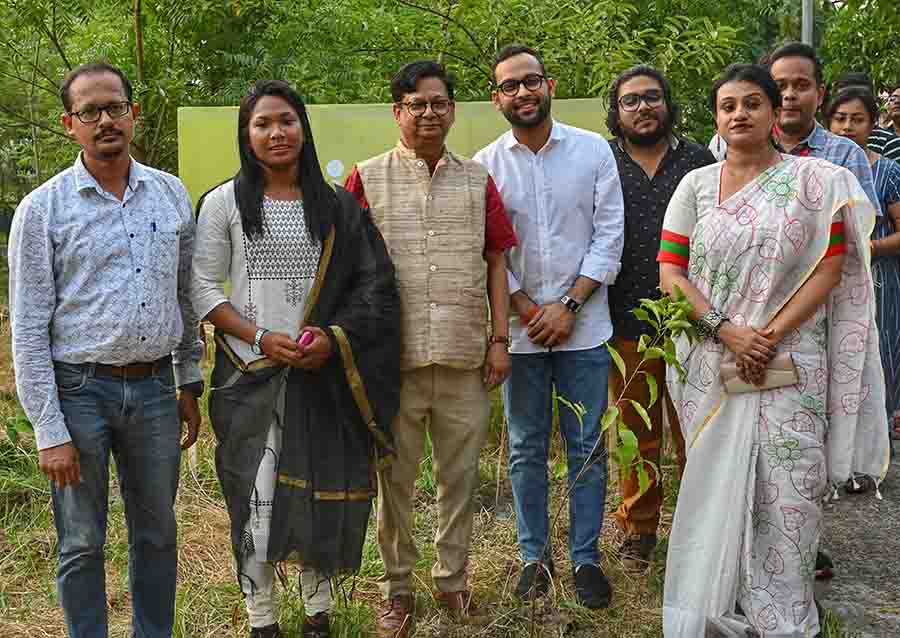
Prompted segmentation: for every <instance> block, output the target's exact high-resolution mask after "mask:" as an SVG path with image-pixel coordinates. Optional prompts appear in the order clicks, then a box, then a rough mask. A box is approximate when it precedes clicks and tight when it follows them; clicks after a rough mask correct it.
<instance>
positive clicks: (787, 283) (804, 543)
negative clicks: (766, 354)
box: [659, 156, 889, 638]
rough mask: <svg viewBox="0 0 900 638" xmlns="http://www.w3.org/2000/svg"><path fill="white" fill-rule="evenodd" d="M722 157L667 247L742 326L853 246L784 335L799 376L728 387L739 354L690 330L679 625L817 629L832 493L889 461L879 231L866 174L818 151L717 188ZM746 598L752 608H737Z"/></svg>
mask: <svg viewBox="0 0 900 638" xmlns="http://www.w3.org/2000/svg"><path fill="white" fill-rule="evenodd" d="M721 167H722V164H717V165H712V166H708V167H704V168H701V169H698V170H696V171H694V172H692V173H690V174H689V175H688V176H686V177H685V179H684V180H683V181H682V183H681V184H680V185H679V188H678V190H677V191H676V193H675V195H674V196H673V198H672V201H671V203H670V205H669V208H668V210H667V213H666V218H665V222H664V234H663V243H662V246H661V252H660V257H659V260H660V261H669V262H674V263H679V264H681V265H682V266H683V267H685V268H686V271H687V275H688V278H689V279H690V281H691V282H692V283H693V284H694V285H695V286H696V287H697V288H698V289H699V290H700V292H702V293H703V295H704V296H705V297H706V298H707V299H708V300H709V301H710V303H711V304H712V306H713V307H714V308H718V309H719V310H721V311H722V312H724V313H725V314H726V315H727V316H729V317H730V320H731V321H732V322H734V323H736V324H739V325H750V326H753V327H755V328H764V327H765V326H766V325H768V323H769V322H770V321H771V320H772V319H773V318H774V317H775V316H776V314H777V313H778V312H779V310H780V309H781V308H782V307H784V306H785V304H787V302H788V301H789V300H790V299H791V297H792V296H793V295H794V294H795V293H796V292H797V290H798V289H799V288H800V287H801V286H802V285H803V284H804V282H806V281H807V279H808V278H809V277H810V276H811V275H812V273H813V271H814V270H815V268H816V266H817V265H818V263H819V261H820V260H822V259H823V258H825V257H827V256H829V255H832V254H838V253H844V266H843V274H842V280H841V283H840V284H839V285H838V286H837V287H836V288H835V289H834V290H833V291H832V293H831V294H830V297H829V299H828V301H827V302H826V303H825V304H823V305H822V306H820V307H819V308H818V309H817V310H816V311H815V313H814V314H813V316H812V317H810V318H809V319H808V320H807V321H806V322H805V324H803V325H802V326H801V327H800V328H799V329H797V330H795V331H794V332H793V333H791V334H788V335H786V337H785V338H784V339H783V340H782V341H781V343H780V344H779V345H778V351H779V353H782V352H790V353H791V355H792V357H793V359H794V362H795V365H796V366H797V369H798V373H799V378H800V382H799V383H798V384H797V385H795V386H788V387H782V388H778V389H775V390H769V391H761V392H750V393H746V394H737V395H728V394H726V393H725V392H724V389H723V386H722V383H721V380H720V375H719V369H720V366H721V364H722V363H723V362H728V361H733V360H734V355H733V354H732V353H731V352H730V351H728V350H727V349H726V348H725V347H724V346H723V345H722V344H719V343H715V342H714V341H712V340H708V339H707V340H703V341H701V342H697V343H694V344H693V345H691V344H689V343H688V341H687V339H683V340H681V341H680V342H679V343H678V357H679V360H680V361H681V362H682V363H683V364H684V366H685V369H686V370H687V379H686V381H685V382H684V383H681V382H680V381H679V379H678V377H677V375H674V372H673V371H670V373H669V380H668V383H669V388H670V392H671V395H672V398H673V400H674V402H675V406H676V409H677V410H678V412H679V416H680V417H681V422H682V427H683V430H684V436H685V442H686V445H687V446H688V456H687V467H686V469H685V473H684V477H683V480H682V483H681V491H680V495H679V498H678V505H677V508H676V512H675V519H674V523H673V527H672V532H671V536H670V540H669V549H668V557H667V564H666V582H665V595H664V608H663V620H664V629H665V635H666V636H667V638H673V637H684V638H698V637H701V636H704V635H705V632H706V631H707V628H708V627H710V626H715V627H718V628H720V629H725V628H729V629H726V630H725V631H724V632H723V635H730V634H729V631H735V632H736V633H735V635H745V632H746V630H747V629H750V628H751V627H752V628H753V630H755V631H751V635H753V634H754V633H756V634H758V635H760V636H766V637H776V636H778V637H781V636H798V637H799V636H814V635H816V633H817V632H818V631H819V619H818V614H817V612H816V607H815V604H814V602H813V580H814V572H815V557H816V552H817V549H818V543H819V537H820V533H821V529H822V503H823V500H824V499H825V498H826V496H827V495H829V493H830V491H831V486H833V485H834V484H836V483H838V482H842V481H845V480H847V478H848V477H849V476H850V473H851V472H859V473H865V474H868V475H871V476H873V477H876V480H880V479H881V478H883V476H884V473H885V472H886V470H887V465H888V463H889V447H888V446H889V441H888V438H887V428H886V420H887V415H886V413H885V407H884V405H885V404H884V390H885V388H884V378H883V373H882V369H881V361H880V357H879V351H878V331H877V329H876V327H875V301H874V293H873V286H872V275H871V270H870V267H869V263H870V256H869V241H868V238H869V236H870V234H871V231H872V226H873V224H874V221H875V211H874V209H873V208H872V206H871V204H870V203H869V200H868V198H867V197H866V194H865V192H864V191H863V190H862V188H861V187H860V186H859V183H858V182H857V180H856V178H854V177H853V175H852V174H851V173H850V172H848V171H847V170H846V169H843V168H841V167H838V166H836V165H834V164H830V163H828V162H825V161H823V160H818V159H805V158H792V157H787V156H786V157H784V158H783V160H782V161H781V162H780V163H778V164H777V165H776V166H773V167H772V168H770V169H768V170H767V171H765V172H764V173H763V174H761V175H760V176H759V177H758V178H756V179H755V180H753V181H752V182H750V183H749V184H747V185H746V186H745V187H744V188H742V189H741V190H740V191H738V192H737V193H735V194H734V195H732V196H731V197H729V198H728V199H727V200H726V201H723V202H719V201H718V197H719V195H718V194H719V185H720V175H721ZM736 604H737V606H738V608H739V610H740V613H736Z"/></svg>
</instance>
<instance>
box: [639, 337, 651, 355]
mask: <svg viewBox="0 0 900 638" xmlns="http://www.w3.org/2000/svg"><path fill="white" fill-rule="evenodd" d="M649 345H650V336H649V335H641V338H640V339H638V352H643V351H644V350H646V349H647V347H648V346H649Z"/></svg>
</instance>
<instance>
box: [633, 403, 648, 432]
mask: <svg viewBox="0 0 900 638" xmlns="http://www.w3.org/2000/svg"><path fill="white" fill-rule="evenodd" d="M628 402H629V403H631V405H632V406H633V407H634V411H635V412H637V413H638V414H639V415H640V417H641V418H642V419H643V420H644V423H645V424H646V425H647V429H648V430H652V429H653V424H652V423H650V415H649V414H647V410H645V409H644V406H642V405H641V404H640V403H638V402H637V401H635V400H634V399H628Z"/></svg>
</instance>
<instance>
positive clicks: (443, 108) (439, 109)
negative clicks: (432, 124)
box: [402, 100, 453, 117]
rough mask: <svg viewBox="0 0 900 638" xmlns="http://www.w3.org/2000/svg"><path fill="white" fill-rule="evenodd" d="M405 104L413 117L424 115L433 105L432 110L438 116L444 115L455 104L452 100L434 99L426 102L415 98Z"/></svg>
mask: <svg viewBox="0 0 900 638" xmlns="http://www.w3.org/2000/svg"><path fill="white" fill-rule="evenodd" d="M402 104H403V106H405V107H406V110H407V111H409V114H410V115H412V116H413V117H422V116H423V115H425V112H426V111H428V107H429V106H430V107H431V112H432V113H434V114H435V115H437V116H438V117H443V116H444V115H447V113H449V112H450V105H451V104H453V102H451V101H450V100H434V101H432V102H425V101H424V100H413V101H411V102H403V103H402Z"/></svg>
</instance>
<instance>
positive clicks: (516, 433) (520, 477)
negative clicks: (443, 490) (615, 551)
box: [503, 346, 611, 569]
mask: <svg viewBox="0 0 900 638" xmlns="http://www.w3.org/2000/svg"><path fill="white" fill-rule="evenodd" d="M610 360H611V358H610V355H609V352H608V351H607V350H606V347H605V346H600V347H598V348H592V349H589V350H574V351H557V352H543V353H534V354H513V355H512V372H511V374H510V376H509V379H507V381H506V383H505V384H504V385H503V403H504V406H505V409H506V421H507V427H508V429H509V478H510V481H511V482H512V488H513V497H514V498H515V504H516V525H517V527H518V534H519V547H520V550H521V553H522V560H524V561H525V562H526V563H531V562H536V561H539V560H542V557H543V559H544V560H546V559H547V557H549V553H548V555H547V556H545V555H544V554H543V552H544V549H545V547H546V545H547V539H548V533H549V516H548V512H547V499H548V497H547V489H548V482H547V455H548V453H549V448H550V431H551V428H552V425H553V420H552V419H553V405H552V401H553V388H554V387H555V388H556V393H557V395H558V396H560V397H562V398H564V399H566V400H568V401H570V402H572V403H581V404H583V405H584V407H585V408H586V409H587V413H586V414H585V415H584V417H583V420H582V422H581V423H579V420H578V418H577V416H576V415H575V413H574V412H573V411H572V410H570V409H569V408H568V407H567V406H565V405H563V404H562V403H560V405H559V426H560V430H561V433H562V436H563V439H564V441H565V444H566V452H567V457H568V472H569V486H570V487H571V486H573V485H574V488H573V489H572V494H571V498H570V500H569V552H570V556H571V559H572V567H573V569H574V568H577V567H578V566H579V565H583V564H586V563H595V564H596V563H598V562H599V561H598V549H597V542H598V539H599V538H600V529H601V527H602V525H603V514H604V510H605V506H606V477H607V470H606V446H605V442H604V440H603V437H601V435H600V425H599V421H600V417H601V416H603V412H604V411H605V410H606V404H607V397H606V386H607V379H608V376H609V364H610ZM598 442H599V443H598ZM595 445H596V449H594V446H595ZM592 450H594V453H593V456H591V451H592ZM589 458H590V459H591V460H592V461H594V462H593V463H591V464H590V466H589V468H588V469H587V470H586V471H585V472H584V473H583V474H582V475H581V477H580V478H579V479H578V481H577V482H576V481H575V478H576V477H577V476H578V473H579V472H580V471H581V468H582V467H583V466H584V465H585V463H586V462H587V461H588V459H589Z"/></svg>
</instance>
